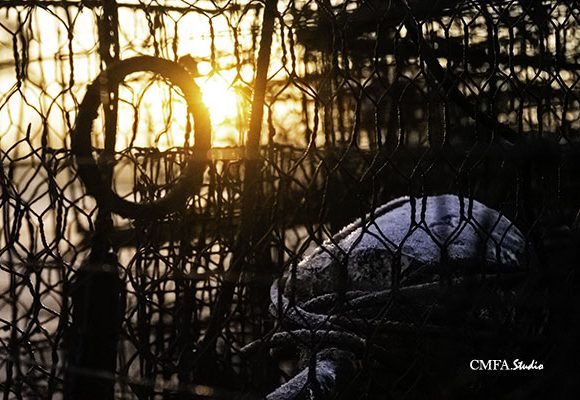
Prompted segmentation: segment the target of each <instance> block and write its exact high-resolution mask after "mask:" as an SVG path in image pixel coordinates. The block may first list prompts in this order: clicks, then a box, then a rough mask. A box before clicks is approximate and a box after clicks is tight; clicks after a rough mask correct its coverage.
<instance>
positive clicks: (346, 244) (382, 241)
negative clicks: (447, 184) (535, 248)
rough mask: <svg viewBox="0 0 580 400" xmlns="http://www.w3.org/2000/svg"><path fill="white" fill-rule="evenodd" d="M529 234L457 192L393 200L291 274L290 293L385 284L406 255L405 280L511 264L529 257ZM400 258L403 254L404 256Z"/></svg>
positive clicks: (304, 296) (302, 297) (300, 295)
mask: <svg viewBox="0 0 580 400" xmlns="http://www.w3.org/2000/svg"><path fill="white" fill-rule="evenodd" d="M525 248H526V241H525V239H524V237H523V235H522V233H521V232H520V230H519V229H518V228H517V227H516V226H515V225H514V224H513V223H512V222H511V221H510V220H509V219H508V218H506V217H505V216H502V215H501V214H500V213H499V212H497V211H496V210H494V209H491V208H489V207H487V206H485V205H483V204H482V203H480V202H478V201H476V200H471V199H468V198H459V197H458V196H456V195H449V194H446V195H440V196H428V197H423V198H417V199H415V201H414V208H413V205H412V201H411V199H410V198H408V197H403V198H399V199H396V200H393V201H391V202H389V203H387V204H385V205H383V206H381V207H378V208H377V209H376V210H375V211H374V213H372V214H369V215H367V216H366V217H365V218H364V219H363V220H361V219H359V220H357V221H355V222H353V223H352V224H350V225H348V226H347V227H345V228H344V229H343V230H342V231H340V232H339V233H338V234H336V235H335V236H334V237H333V238H332V240H328V241H326V242H325V243H324V244H323V245H322V246H321V247H319V248H317V249H316V250H315V251H314V252H313V254H311V255H310V256H308V257H306V258H305V259H304V260H303V261H302V262H300V263H299V264H298V266H297V268H296V271H295V278H296V279H295V281H294V282H290V281H291V279H289V278H290V276H292V274H291V273H290V271H287V272H286V274H285V279H284V280H285V291H284V294H285V296H290V295H291V293H294V294H295V295H296V299H297V300H298V301H299V302H303V301H306V300H308V299H311V298H313V297H315V296H319V295H322V294H326V293H332V292H335V291H337V290H338V288H339V287H340V282H345V279H342V280H341V279H340V277H341V276H342V277H347V279H346V285H347V289H348V290H364V291H380V290H385V289H388V288H389V287H390V286H391V283H392V272H393V268H394V265H397V264H398V263H399V262H400V264H399V265H400V268H401V281H400V282H401V285H403V286H404V285H410V284H416V283H425V282H429V281H433V280H435V279H436V277H437V275H438V274H439V273H441V272H442V271H443V270H446V271H456V273H461V272H465V271H466V270H469V269H471V270H473V271H478V272H484V273H487V272H490V273H491V272H497V271H502V272H509V271H514V270H518V268H519V267H521V266H522V265H523V258H524V253H525ZM396 260H400V261H396Z"/></svg>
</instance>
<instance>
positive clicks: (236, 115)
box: [196, 74, 245, 146]
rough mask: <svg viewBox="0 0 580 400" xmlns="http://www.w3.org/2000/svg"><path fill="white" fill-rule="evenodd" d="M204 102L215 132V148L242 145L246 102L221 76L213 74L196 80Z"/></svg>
mask: <svg viewBox="0 0 580 400" xmlns="http://www.w3.org/2000/svg"><path fill="white" fill-rule="evenodd" d="M196 82H197V84H198V85H199V87H200V89H201V92H202V98H203V102H204V103H205V105H206V106H207V108H208V110H209V113H210V119H211V123H212V128H213V129H212V130H213V145H214V146H231V145H237V144H239V143H240V135H241V132H242V130H243V128H242V123H243V121H244V114H245V112H244V109H245V107H244V104H245V100H244V99H243V98H242V96H241V95H240V93H239V91H238V90H237V89H236V88H235V87H232V86H231V85H230V84H229V83H228V81H227V79H225V78H224V77H223V76H222V75H221V74H212V75H210V76H209V77H208V76H205V77H201V78H198V79H197V80H196Z"/></svg>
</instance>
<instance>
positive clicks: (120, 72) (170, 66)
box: [71, 56, 211, 219]
mask: <svg viewBox="0 0 580 400" xmlns="http://www.w3.org/2000/svg"><path fill="white" fill-rule="evenodd" d="M135 72H153V73H155V74H159V75H160V76H162V77H163V78H165V79H167V80H168V81H169V82H171V84H173V85H175V86H177V87H179V88H180V90H181V91H182V92H183V94H184V97H185V100H186V102H187V106H188V111H189V113H190V114H191V115H192V117H193V121H194V140H195V142H194V145H193V157H192V158H191V159H189V160H188V161H187V164H186V166H185V168H184V169H183V170H182V172H181V175H180V177H179V179H178V180H177V182H176V183H175V184H174V185H173V187H172V188H171V189H170V190H169V191H168V192H167V193H166V194H165V196H163V197H162V198H159V199H156V200H154V201H151V202H144V203H135V202H131V201H128V200H127V199H124V198H122V197H120V196H119V195H118V194H117V193H115V192H114V190H113V189H112V188H111V187H110V185H109V184H108V183H107V182H108V180H107V179H105V171H104V168H103V167H101V166H99V163H98V162H97V160H96V159H95V157H94V155H93V150H94V149H93V147H92V142H91V136H92V131H93V122H94V120H95V119H96V118H97V116H98V110H99V107H100V106H101V104H102V98H101V97H102V93H103V87H104V86H107V87H115V86H116V85H118V84H119V83H121V82H122V81H123V79H124V78H125V77H126V76H127V75H130V74H132V73H135ZM107 134H109V133H107ZM114 134H115V135H116V132H115V133H114ZM110 139H112V141H111V142H112V143H115V139H116V138H106V141H109V140H110ZM210 147H211V123H210V119H209V113H208V111H207V108H206V106H205V105H204V104H203V102H202V100H201V91H200V89H199V87H198V86H197V85H196V84H195V82H194V80H193V77H192V76H191V74H190V73H189V72H188V71H187V70H186V69H185V68H184V67H183V66H181V65H180V64H178V63H176V62H173V61H170V60H166V59H162V58H158V57H151V56H138V57H133V58H128V59H126V60H122V61H119V62H117V63H115V64H111V65H110V66H109V67H108V68H107V69H106V70H104V71H102V72H101V73H100V74H99V76H98V77H97V78H96V79H95V80H94V81H93V82H92V83H91V84H90V85H89V86H88V88H87V93H86V94H85V96H84V98H83V100H82V102H81V103H80V106H79V111H78V115H77V118H76V122H75V126H74V128H73V130H72V132H71V149H72V152H73V154H74V156H75V158H76V163H77V168H78V173H79V176H80V178H81V180H82V181H83V183H84V185H85V187H86V189H87V192H88V193H89V194H90V195H92V196H93V197H94V198H95V199H96V201H97V204H98V206H99V207H107V209H109V210H110V211H112V212H115V213H117V214H119V215H121V216H123V217H127V218H135V219H138V218H158V217H162V216H164V215H167V214H169V213H171V212H173V211H175V210H176V209H178V208H179V207H180V206H181V205H183V204H184V202H185V200H186V198H187V196H188V195H190V194H191V193H193V192H194V191H196V190H197V189H199V187H200V186H201V184H202V181H203V174H204V171H205V169H206V167H207V152H208V151H209V149H210Z"/></svg>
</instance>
